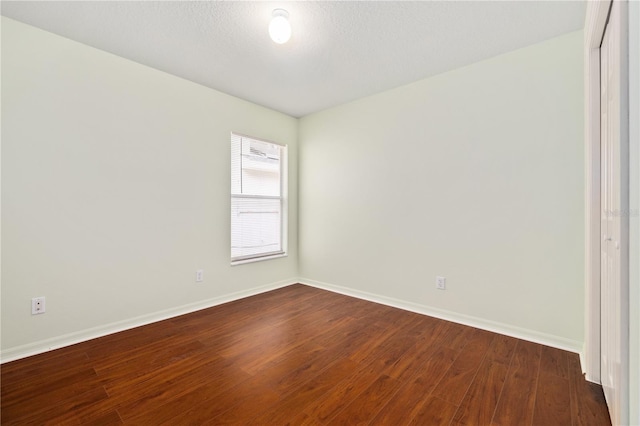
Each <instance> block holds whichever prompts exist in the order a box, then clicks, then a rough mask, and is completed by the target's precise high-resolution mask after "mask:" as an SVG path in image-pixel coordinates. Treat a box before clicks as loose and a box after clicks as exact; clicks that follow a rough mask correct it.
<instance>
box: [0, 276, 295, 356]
mask: <svg viewBox="0 0 640 426" xmlns="http://www.w3.org/2000/svg"><path fill="white" fill-rule="evenodd" d="M297 283H298V280H297V279H295V278H291V279H288V280H282V281H278V282H275V283H271V284H266V285H263V286H259V287H254V288H251V289H248V290H243V291H238V292H235V293H231V294H226V295H223V296H218V297H214V298H211V299H206V300H201V301H198V302H194V303H189V304H186V305H182V306H177V307H174V308H169V309H165V310H162V311H157V312H153V313H150V314H146V315H141V316H138V317H135V318H130V319H126V320H123V321H117V322H113V323H110V324H105V325H101V326H98V327H93V328H88V329H85V330H81V331H77V332H73V333H69V334H65V335H62V336H57V337H53V338H50V339H46V340H40V341H38V342H34V343H30V344H27V345H22V346H16V347H13V348H9V349H6V350H3V351H2V352H0V364H4V363H6V362H10V361H15V360H17V359H21V358H26V357H29V356H32V355H37V354H40V353H44V352H48V351H52V350H54V349H59V348H63V347H65V346H71V345H75V344H76V343H81V342H85V341H87V340H91V339H95V338H98V337H103V336H107V335H109V334H113V333H118V332H120V331H125V330H129V329H132V328H136V327H140V326H143V325H147V324H151V323H154V322H158V321H162V320H166V319H169V318H174V317H177V316H180V315H184V314H189V313H191V312H196V311H200V310H202V309H207V308H211V307H213V306H217V305H221V304H223V303H228V302H233V301H234V300H238V299H243V298H245V297H249V296H255V295H257V294H260V293H266V292H268V291H272V290H276V289H279V288H282V287H287V286H289V285H292V284H297Z"/></svg>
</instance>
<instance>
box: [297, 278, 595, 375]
mask: <svg viewBox="0 0 640 426" xmlns="http://www.w3.org/2000/svg"><path fill="white" fill-rule="evenodd" d="M299 282H300V283H301V284H305V285H309V286H312V287H317V288H320V289H323V290H328V291H332V292H334V293H340V294H344V295H346V296H351V297H356V298H358V299H363V300H368V301H370V302H375V303H380V304H382V305H387V306H391V307H394V308H399V309H403V310H405V311H410V312H415V313H418V314H423V315H428V316H431V317H435V318H440V319H443V320H446V321H451V322H455V323H458V324H463V325H468V326H470V327H475V328H479V329H482V330H487V331H492V332H494V333H498V334H504V335H506V336H511V337H515V338H517V339H522V340H527V341H530V342H534V343H540V344H542V345H545V346H551V347H554V348H558V349H562V350H565V351H569V352H574V353H577V354H578V355H579V356H580V362H581V364H582V362H583V353H582V351H583V343H582V342H578V341H576V340H571V339H566V338H564V337H559V336H554V335H552V334H546V333H541V332H539V331H535V330H529V329H526V328H521V327H516V326H513V325H509V324H504V323H500V322H497V321H491V320H487V319H484V318H478V317H473V316H470V315H464V314H459V313H456V312H451V311H447V310H444V309H438V308H433V307H431V306H426V305H419V304H417V303H413V302H407V301H404V300H399V299H394V298H391V297H387V296H381V295H378V294H373V293H369V292H366V291H361V290H355V289H352V288H347V287H342V286H338V285H333V284H327V283H324V282H320V281H315V280H310V279H307V278H299ZM582 365H584V364H582ZM582 369H583V371H584V367H582Z"/></svg>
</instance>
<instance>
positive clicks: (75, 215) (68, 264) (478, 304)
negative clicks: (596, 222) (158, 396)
mask: <svg viewBox="0 0 640 426" xmlns="http://www.w3.org/2000/svg"><path fill="white" fill-rule="evenodd" d="M581 40H582V39H581V34H580V33H573V34H569V35H566V36H563V37H559V38H556V39H552V40H549V41H547V42H544V43H541V44H538V45H535V46H531V47H528V48H525V49H521V50H518V51H515V52H511V53H508V54H506V55H502V56H499V57H496V58H493V59H489V60H486V61H483V62H480V63H477V64H474V65H471V66H468V67H465V68H461V69H458V70H455V71H452V72H449V73H446V74H442V75H439V76H436V77H433V78H430V79H426V80H422V81H419V82H416V83H414V84H411V85H408V86H405V87H401V88H398V89H395V90H392V91H389V92H385V93H382V94H379V95H376V96H372V97H369V98H365V99H362V100H359V101H356V102H353V103H350V104H347V105H344V106H341V107H337V108H333V109H330V110H327V111H324V112H321V113H317V114H314V115H311V116H309V117H306V118H304V119H302V120H300V121H298V120H295V119H293V118H291V117H288V116H285V115H283V114H279V113H276V112H273V111H270V110H268V109H265V108H262V107H259V106H256V105H253V104H251V103H249V102H245V101H242V100H239V99H237V98H234V97H231V96H228V95H225V94H222V93H219V92H216V91H213V90H210V89H207V88H204V87H202V86H198V85H196V84H193V83H191V82H188V81H185V80H182V79H179V78H177V77H174V76H171V75H168V74H165V73H162V72H159V71H156V70H153V69H150V68H147V67H144V66H141V65H139V64H136V63H133V62H130V61H127V60H125V59H122V58H119V57H116V56H113V55H110V54H108V53H105V52H102V51H99V50H96V49H93V48H90V47H87V46H84V45H82V44H79V43H75V42H72V41H69V40H66V39H64V38H61V37H58V36H55V35H52V34H50V33H46V32H44V31H41V30H38V29H35V28H33V27H30V26H26V25H23V24H20V23H17V22H15V21H12V20H10V19H6V18H2V123H3V127H2V204H3V210H2V231H3V232H2V249H3V250H2V357H3V360H7V359H10V358H11V357H12V356H19V355H21V354H25V353H28V352H29V351H38V350H41V349H43V348H46V347H55V346H57V345H60V344H65V343H68V342H71V341H75V340H82V339H83V338H87V337H93V336H95V335H99V334H103V333H108V332H110V331H113V330H116V329H121V328H126V327H128V326H131V325H135V324H140V323H144V322H148V321H153V320H154V319H158V318H162V317H166V316H170V315H174V314H176V313H179V312H182V311H188V310H192V309H197V308H198V307H203V306H208V305H211V304H214V303H218V302H220V301H223V300H229V299H233V298H236V297H240V296H241V295H244V294H250V293H252V292H256V291H261V290H265V289H269V288H273V287H276V286H278V285H283V284H286V283H289V282H293V281H295V280H296V276H298V275H300V276H302V277H303V278H302V280H303V281H305V282H308V283H311V284H315V285H321V286H325V287H327V288H331V289H333V290H338V291H344V292H347V293H351V294H356V295H358V296H361V297H369V298H372V299H374V300H379V301H383V302H386V303H394V304H397V305H401V306H403V307H407V308H409V309H414V310H419V311H422V312H427V313H431V314H434V315H438V316H442V317H446V318H449V319H452V320H457V321H461V322H466V323H471V324H475V325H479V326H482V327H485V328H492V329H495V330H497V331H501V332H506V333H509V334H514V335H519V336H522V337H525V338H529V339H531V340H537V341H542V342H545V343H548V344H554V345H556V346H561V347H567V348H570V349H574V350H579V349H581V347H582V341H583V325H582V324H583V321H582V316H583V314H584V312H583V292H584V289H583V281H584V280H583V261H584V260H583V249H582V246H583V227H584V226H583V221H584V218H583V188H584V183H583V147H582V128H583V126H582V120H583V117H582V114H583V110H582V87H583V86H582V56H581V55H582V54H581V52H582V48H581ZM231 131H235V132H239V133H242V134H247V135H252V136H255V137H259V138H265V139H268V140H273V141H276V142H279V143H286V144H288V145H289V149H290V151H289V165H290V168H289V171H290V188H289V193H290V206H289V207H290V208H289V212H290V221H289V251H290V255H289V257H287V258H283V259H277V260H271V261H268V262H258V263H254V264H249V265H240V266H234V267H231V266H230V265H229V238H230V236H229V221H230V218H229V133H230V132H231ZM296 139H299V140H300V147H301V151H300V153H298V146H297V143H296ZM299 155H300V170H301V176H300V177H298V162H297V159H298V156H299ZM298 182H299V185H300V191H298ZM298 192H300V206H298V199H297V194H298ZM298 207H299V208H300V216H301V222H300V226H299V227H298V215H297V213H298ZM298 229H299V230H300V237H298ZM298 239H300V241H301V244H302V245H301V247H300V259H298V256H297V254H298V251H299V250H298V244H297V242H298ZM199 268H202V269H204V270H205V282H204V283H202V284H196V283H195V282H194V277H195V270H196V269H199ZM298 268H300V271H299V270H298ZM436 275H444V276H446V277H447V280H448V281H447V286H448V289H447V290H446V291H444V292H442V291H436V290H435V288H434V287H435V286H434V279H435V276H436ZM34 296H46V298H47V313H46V314H44V315H39V316H31V315H30V306H29V304H30V299H31V298H32V297H34Z"/></svg>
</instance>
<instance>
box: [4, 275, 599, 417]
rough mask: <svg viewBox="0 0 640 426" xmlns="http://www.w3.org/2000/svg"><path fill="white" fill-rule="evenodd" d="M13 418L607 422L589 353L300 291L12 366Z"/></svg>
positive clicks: (8, 411)
mask: <svg viewBox="0 0 640 426" xmlns="http://www.w3.org/2000/svg"><path fill="white" fill-rule="evenodd" d="M1 373H2V382H1V389H2V394H1V396H2V404H1V405H2V407H1V408H2V412H1V420H2V424H3V425H7V426H8V425H31V424H33V425H45V424H52V425H67V424H68V425H75V424H95V425H117V424H127V425H165V424H166V425H220V424H237V425H286V424H290V425H356V424H358V425H360V424H361V425H365V424H370V425H393V426H396V425H409V424H411V425H545V426H553V425H563V426H564V425H608V424H610V420H609V415H608V412H607V409H606V406H605V403H604V397H603V394H602V389H601V388H600V387H599V386H597V385H594V384H591V383H588V382H586V381H585V380H584V378H583V376H582V374H581V372H580V366H579V360H578V356H577V355H576V354H573V353H569V352H564V351H561V350H558V349H553V348H549V347H546V346H542V345H538V344H534V343H530V342H526V341H523V340H518V339H514V338H511V337H506V336H502V335H499V334H494V333H490V332H487V331H483V330H478V329H474V328H471V327H465V326H462V325H459V324H454V323H450V322H446V321H442V320H438V319H435V318H431V317H427V316H423V315H418V314H414V313H411V312H406V311H402V310H399V309H394V308H390V307H387V306H383V305H378V304H375V303H371V302H366V301H363V300H359V299H354V298H350V297H346V296H342V295H338V294H334V293H331V292H327V291H323V290H318V289H315V288H312V287H307V286H304V285H299V284H298V285H293V286H289V287H286V288H283V289H279V290H276V291H272V292H269V293H264V294H261V295H258V296H254V297H249V298H246V299H242V300H238V301H235V302H231V303H227V304H225V305H221V306H217V307H214V308H210V309H206V310H202V311H199V312H196V313H193V314H189V315H184V316H181V317H176V318H172V319H169V320H166V321H162V322H158V323H154V324H151V325H147V326H144V327H139V328H136V329H132V330H128V331H124V332H121V333H117V334H113V335H110V336H106V337H102V338H99V339H95V340H91V341H88V342H84V343H80V344H77V345H74V346H70V347H66V348H63V349H59V350H56V351H52V352H48V353H45V354H41V355H37V356H33V357H30V358H25V359H22V360H18V361H14V362H11V363H7V364H4V365H2V367H1Z"/></svg>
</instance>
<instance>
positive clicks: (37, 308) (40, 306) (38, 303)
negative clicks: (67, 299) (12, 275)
mask: <svg viewBox="0 0 640 426" xmlns="http://www.w3.org/2000/svg"><path fill="white" fill-rule="evenodd" d="M45 308H46V306H45V299H44V296H42V297H34V298H33V299H31V315H39V314H44V313H45Z"/></svg>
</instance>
